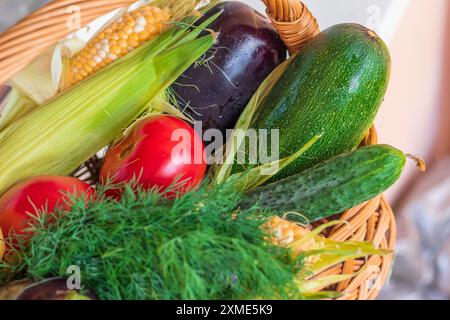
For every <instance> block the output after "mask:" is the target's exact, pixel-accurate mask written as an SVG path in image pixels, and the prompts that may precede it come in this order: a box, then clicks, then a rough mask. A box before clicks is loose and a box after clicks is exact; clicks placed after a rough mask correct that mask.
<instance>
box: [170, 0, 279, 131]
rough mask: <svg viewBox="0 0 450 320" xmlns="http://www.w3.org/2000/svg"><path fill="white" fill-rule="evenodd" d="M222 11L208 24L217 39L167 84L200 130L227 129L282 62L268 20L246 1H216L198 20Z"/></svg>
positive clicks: (276, 37) (232, 126) (276, 38)
mask: <svg viewBox="0 0 450 320" xmlns="http://www.w3.org/2000/svg"><path fill="white" fill-rule="evenodd" d="M220 11H222V14H221V15H220V17H219V18H218V19H217V20H216V21H215V22H214V23H213V24H211V25H210V26H209V28H210V29H212V30H214V31H215V32H218V33H219V37H218V42H217V43H216V45H215V46H214V48H213V49H211V50H210V52H208V54H207V55H206V56H205V57H203V58H202V59H201V60H200V61H199V62H198V63H196V64H194V65H193V66H191V67H190V68H189V69H188V70H187V71H186V72H185V73H184V74H183V75H182V76H181V77H180V78H179V79H178V80H177V81H176V82H175V84H174V85H173V86H172V89H173V91H174V94H175V97H176V100H177V102H178V105H179V106H180V107H181V108H182V109H183V111H184V112H185V113H186V114H188V115H189V116H191V117H193V118H194V119H195V120H197V121H202V123H203V130H207V129H219V130H221V131H222V132H223V133H224V132H225V130H226V129H233V128H234V126H235V124H236V121H237V120H238V118H239V116H240V114H241V113H242V111H243V110H244V108H245V106H246V105H247V103H248V102H249V100H250V98H251V97H252V95H253V94H254V93H255V91H256V90H257V89H258V87H259V85H260V84H261V82H262V81H263V80H264V79H265V78H266V77H267V76H268V75H269V74H270V73H271V72H272V71H273V69H274V68H275V67H276V66H278V65H279V64H280V63H281V62H283V61H284V60H285V59H286V57H287V50H286V47H285V45H284V44H283V42H282V40H281V39H280V37H279V36H278V34H277V32H276V31H275V29H274V28H273V26H272V24H271V23H270V20H269V19H268V18H267V17H265V16H263V15H261V14H260V13H258V12H257V11H255V10H254V9H253V8H251V7H249V6H248V5H246V4H244V3H241V2H237V1H227V2H222V3H219V4H218V5H216V6H215V7H214V8H212V9H211V10H210V11H209V12H207V13H206V14H205V16H204V17H203V18H202V20H205V19H207V18H208V17H210V16H212V15H214V14H216V13H218V12H220Z"/></svg>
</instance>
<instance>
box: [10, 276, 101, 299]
mask: <svg viewBox="0 0 450 320" xmlns="http://www.w3.org/2000/svg"><path fill="white" fill-rule="evenodd" d="M16 300H97V297H96V295H95V294H94V293H92V292H91V291H89V290H87V291H86V292H83V294H80V292H79V291H78V290H70V289H68V288H67V280H66V279H64V278H51V279H46V280H44V281H41V282H38V283H35V284H32V285H30V286H27V287H26V288H24V289H23V291H22V292H21V293H20V294H19V295H18V296H17V298H16Z"/></svg>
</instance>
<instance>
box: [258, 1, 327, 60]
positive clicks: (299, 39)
mask: <svg viewBox="0 0 450 320" xmlns="http://www.w3.org/2000/svg"><path fill="white" fill-rule="evenodd" d="M262 1H263V2H264V4H265V5H266V7H267V15H268V16H269V18H270V20H272V24H273V25H274V26H275V28H276V29H277V31H278V33H279V34H280V37H281V39H283V41H284V43H285V44H286V46H287V47H288V49H289V52H290V53H291V54H293V53H295V52H297V51H299V49H300V48H301V47H302V46H303V45H304V44H305V43H306V42H308V41H309V40H310V39H311V38H314V37H315V36H316V35H317V34H319V33H320V28H319V24H318V23H317V20H316V18H315V17H314V15H313V14H312V13H311V11H309V9H308V7H307V6H306V5H305V4H304V3H303V2H301V1H300V0H262Z"/></svg>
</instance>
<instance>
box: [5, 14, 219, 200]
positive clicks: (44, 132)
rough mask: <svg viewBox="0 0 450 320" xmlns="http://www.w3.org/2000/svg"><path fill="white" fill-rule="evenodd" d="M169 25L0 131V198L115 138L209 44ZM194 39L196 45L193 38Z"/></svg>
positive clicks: (64, 171) (72, 165) (64, 169)
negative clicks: (21, 182)
mask: <svg viewBox="0 0 450 320" xmlns="http://www.w3.org/2000/svg"><path fill="white" fill-rule="evenodd" d="M217 16H218V15H216V16H214V17H211V18H210V19H208V21H205V23H204V24H202V25H201V26H200V27H199V28H195V29H193V30H191V29H190V27H189V26H183V27H174V28H173V29H172V30H170V31H168V32H166V33H164V34H162V35H161V36H159V37H157V38H156V39H155V40H153V41H151V42H149V43H147V44H144V45H142V46H141V47H140V48H138V49H136V50H135V51H134V52H132V53H130V54H129V55H127V56H126V57H124V58H122V59H119V60H117V61H116V62H115V63H113V64H111V65H110V66H108V67H107V68H105V69H103V70H101V71H100V72H98V73H97V74H95V75H94V76H93V77H91V78H88V79H86V80H85V81H83V82H81V83H80V84H79V85H78V86H76V87H74V88H73V89H71V90H68V91H67V92H65V93H63V94H61V95H59V96H57V97H55V98H54V99H52V100H51V101H49V102H48V103H46V104H44V105H43V106H40V107H39V108H38V109H37V110H35V111H34V112H32V113H30V114H28V115H26V116H25V117H23V118H22V119H20V120H18V121H16V122H14V123H13V124H11V125H10V126H8V127H7V128H6V129H4V130H3V131H2V132H1V133H0V157H1V159H0V172H1V174H0V194H2V193H4V192H5V191H6V190H7V189H8V188H10V187H11V186H12V185H14V184H15V183H17V182H18V181H20V180H23V179H26V178H30V177H33V176H39V175H68V174H70V173H72V172H73V171H74V170H76V169H77V168H78V167H79V166H80V165H81V164H82V163H84V162H85V161H86V160H88V159H89V158H90V157H91V156H93V155H94V154H95V153H96V152H98V151H99V150H101V149H102V148H103V147H105V146H106V145H108V143H110V142H111V141H112V140H114V139H115V138H116V137H118V136H119V135H120V134H121V133H122V132H123V131H124V130H125V129H126V128H127V127H128V126H129V125H130V124H131V123H132V122H133V121H134V120H135V119H136V118H138V117H139V116H140V115H141V114H142V113H143V112H144V111H146V109H147V108H148V106H149V105H150V102H151V101H152V99H153V98H155V97H158V96H160V95H161V94H163V92H164V90H165V89H166V88H167V87H168V86H170V85H171V84H172V83H173V82H174V81H175V80H176V79H177V78H178V77H179V76H180V75H181V74H182V73H183V72H184V71H185V70H186V69H187V68H188V67H189V66H190V65H192V64H193V63H194V62H195V61H197V60H198V59H199V58H200V57H201V56H202V55H203V54H205V53H206V52H207V51H208V50H209V49H210V48H211V47H212V45H213V44H214V41H215V36H214V35H212V34H211V35H207V36H203V37H201V38H198V36H199V34H200V33H201V31H202V30H204V28H205V27H206V26H207V25H208V24H210V23H211V22H212V21H214V20H215V19H216V18H217ZM197 38H198V39H197Z"/></svg>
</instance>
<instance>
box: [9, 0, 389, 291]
mask: <svg viewBox="0 0 450 320" xmlns="http://www.w3.org/2000/svg"><path fill="white" fill-rule="evenodd" d="M262 1H263V2H264V3H265V4H266V6H267V14H268V16H269V17H270V19H271V21H272V23H273V24H274V26H275V27H276V28H277V30H278V31H279V33H280V36H281V38H282V39H283V41H284V42H285V43H286V45H287V46H288V48H289V50H290V52H291V53H295V52H297V51H298V50H299V49H300V48H301V47H302V46H303V45H304V44H305V43H306V42H307V41H308V40H310V39H311V38H312V37H314V36H316V35H317V34H318V33H319V32H320V30H319V26H318V24H317V21H316V19H315V18H314V16H313V15H312V13H311V12H310V11H309V9H308V8H307V7H306V6H305V5H304V4H303V3H302V2H301V1H299V0H262ZM134 2H135V0H116V1H109V0H83V1H81V0H78V1H77V0H53V1H51V2H50V3H48V4H47V5H46V6H44V7H42V8H41V9H39V10H38V11H36V12H34V13H33V14H31V15H30V16H28V17H26V18H25V19H24V20H22V21H21V22H19V23H18V24H17V25H15V26H14V27H12V28H10V29H8V30H7V31H5V32H4V33H3V34H1V35H0V70H2V72H1V74H0V83H3V82H5V81H7V80H8V79H10V78H11V77H12V76H13V75H14V74H15V73H17V72H18V71H20V70H21V69H22V68H23V67H24V66H26V65H27V64H28V63H29V62H31V61H32V60H33V59H34V58H35V57H36V56H38V55H39V54H40V53H42V52H43V51H44V50H45V49H46V48H48V47H49V46H51V45H53V44H55V43H56V42H58V41H59V40H61V39H62V38H64V37H65V36H67V35H69V34H70V33H72V32H73V31H74V30H71V29H70V28H69V27H68V26H67V24H66V21H67V19H68V18H69V17H70V15H71V13H70V12H69V11H68V8H70V7H71V6H73V5H76V6H77V8H78V9H79V12H80V14H81V16H80V25H81V26H85V25H86V24H88V23H89V22H91V21H92V20H94V19H95V18H97V17H99V16H101V15H104V14H106V13H109V12H111V11H112V10H114V9H117V8H120V7H125V6H129V5H131V4H132V3H134ZM377 141H378V137H377V133H376V130H375V128H371V130H370V132H369V133H368V134H367V136H366V138H365V140H364V142H363V144H364V145H370V144H376V143H377ZM100 162H101V161H100V160H99V159H97V158H93V159H91V160H90V161H89V162H87V163H86V164H85V166H83V168H82V169H80V171H79V172H78V173H77V174H76V176H77V177H81V178H83V179H85V180H86V181H88V182H93V181H94V180H93V179H95V176H96V175H97V174H98V168H99V164H100ZM336 218H337V219H341V220H345V221H347V222H348V224H345V225H340V226H337V227H334V228H332V229H331V230H328V231H327V232H326V233H325V236H327V237H328V238H330V239H334V240H339V241H345V240H348V241H371V242H373V243H374V245H375V246H377V247H379V248H383V249H391V250H393V249H394V247H395V240H396V225H395V218H394V214H393V212H392V209H391V208H390V206H389V204H388V203H387V201H386V200H385V198H384V197H383V195H380V196H378V197H376V198H375V199H372V200H370V201H368V202H366V203H363V204H361V205H359V206H357V207H355V208H353V209H351V210H348V211H347V212H345V213H343V214H342V215H340V216H338V217H336ZM392 259H393V255H390V256H385V257H381V256H370V257H368V258H367V259H357V260H351V261H347V262H345V263H341V264H339V265H336V266H334V267H333V268H331V269H329V270H326V271H324V272H323V273H321V274H320V275H318V276H317V277H322V276H325V275H331V274H333V275H337V274H349V273H355V272H358V275H357V276H356V277H354V278H353V279H350V280H347V281H343V282H341V283H339V284H338V285H336V286H334V287H333V288H324V289H327V290H329V289H331V290H337V291H339V292H341V293H343V296H342V297H341V298H340V299H348V300H365V299H375V298H376V296H377V295H378V293H379V292H380V290H381V288H382V287H383V285H384V283H385V281H386V279H387V277H388V274H389V271H390V268H391V265H392Z"/></svg>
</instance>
